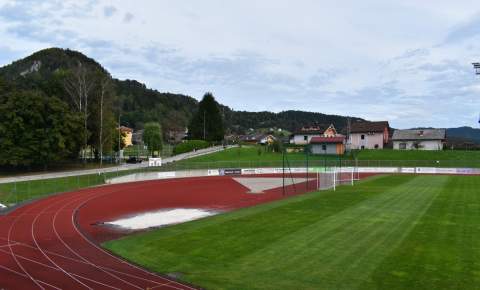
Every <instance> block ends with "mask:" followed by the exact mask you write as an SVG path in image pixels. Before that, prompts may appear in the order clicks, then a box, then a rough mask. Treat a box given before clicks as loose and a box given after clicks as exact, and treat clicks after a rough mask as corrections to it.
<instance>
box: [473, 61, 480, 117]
mask: <svg viewBox="0 0 480 290" xmlns="http://www.w3.org/2000/svg"><path fill="white" fill-rule="evenodd" d="M472 65H473V69H474V71H475V74H476V75H480V62H474V63H472ZM478 123H480V116H479V118H478Z"/></svg>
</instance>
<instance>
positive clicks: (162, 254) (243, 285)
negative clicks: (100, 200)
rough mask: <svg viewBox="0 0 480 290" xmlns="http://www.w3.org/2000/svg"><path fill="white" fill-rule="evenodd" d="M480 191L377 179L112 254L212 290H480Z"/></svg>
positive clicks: (144, 238)
mask: <svg viewBox="0 0 480 290" xmlns="http://www.w3.org/2000/svg"><path fill="white" fill-rule="evenodd" d="M479 186H480V177H476V176H413V175H410V176H406V175H403V176H399V175H395V176H377V177H373V178H371V179H368V180H365V181H362V182H359V183H358V184H357V185H356V186H355V187H351V186H342V187H340V188H338V189H337V191H335V192H334V191H322V192H316V193H310V194H305V195H302V196H297V197H293V198H290V199H287V200H282V201H278V202H273V203H270V204H264V205H259V206H255V207H251V208H246V209H241V210H238V211H235V212H230V213H226V214H223V215H218V216H214V217H210V218H206V219H203V220H198V221H194V222H189V223H186V224H182V225H178V226H172V227H168V228H163V229H160V230H155V231H151V232H148V233H142V234H139V235H134V236H130V237H127V238H124V239H121V240H117V241H111V242H108V243H106V244H105V246H106V247H107V248H108V249H110V250H112V251H113V252H115V253H117V254H119V255H122V256H123V257H125V258H127V259H129V260H132V261H134V262H136V263H139V264H141V265H143V266H145V267H147V268H149V269H151V270H154V271H157V272H161V273H176V275H177V276H179V277H180V279H181V280H184V281H188V282H191V283H194V284H195V285H199V286H201V287H205V288H207V289H478V285H480V196H479V190H478V188H479Z"/></svg>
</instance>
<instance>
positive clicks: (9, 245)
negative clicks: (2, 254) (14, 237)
mask: <svg viewBox="0 0 480 290" xmlns="http://www.w3.org/2000/svg"><path fill="white" fill-rule="evenodd" d="M15 245H18V243H12V244H6V245H3V246H0V248H5V247H11V246H15Z"/></svg>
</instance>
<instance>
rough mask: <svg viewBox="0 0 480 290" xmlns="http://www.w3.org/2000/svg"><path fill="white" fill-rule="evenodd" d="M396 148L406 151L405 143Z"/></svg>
mask: <svg viewBox="0 0 480 290" xmlns="http://www.w3.org/2000/svg"><path fill="white" fill-rule="evenodd" d="M398 148H400V149H401V150H405V149H407V143H400V144H399V145H398Z"/></svg>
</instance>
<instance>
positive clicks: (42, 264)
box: [0, 249, 121, 290]
mask: <svg viewBox="0 0 480 290" xmlns="http://www.w3.org/2000/svg"><path fill="white" fill-rule="evenodd" d="M0 252H3V253H6V254H10V253H9V252H7V251H5V250H2V249H0ZM15 255H16V256H17V257H19V258H20V259H24V260H26V261H30V262H32V263H35V264H38V265H40V266H43V267H45V268H50V269H52V270H55V271H61V270H60V269H58V268H55V267H52V266H50V265H47V264H44V263H42V262H38V261H36V260H33V259H31V258H27V257H25V256H22V255H19V254H15ZM72 275H74V276H77V277H79V278H81V279H85V280H88V281H90V282H93V283H96V284H100V285H103V286H106V287H108V288H112V289H117V290H121V289H120V288H116V287H113V286H110V285H107V284H104V283H102V282H99V281H95V280H93V279H90V278H87V277H85V276H82V275H79V274H75V273H72Z"/></svg>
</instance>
